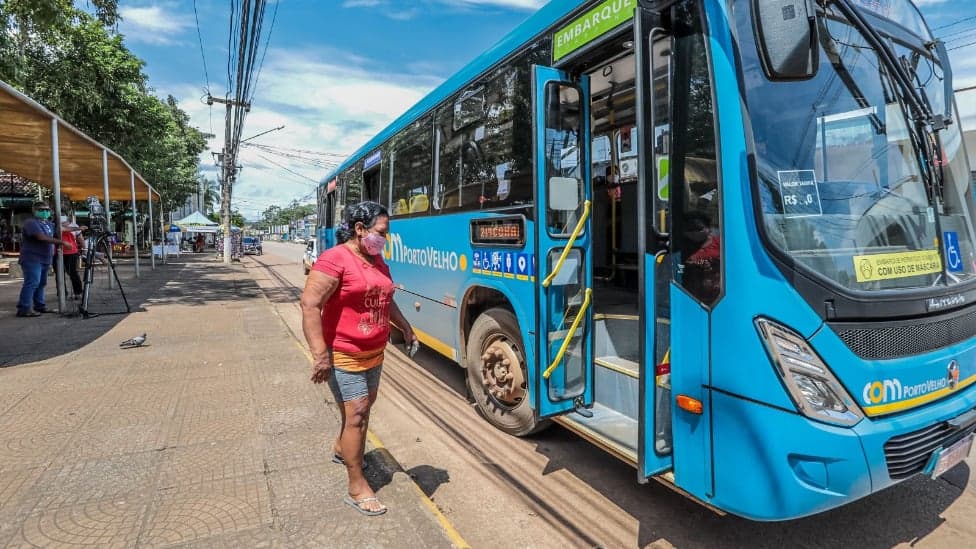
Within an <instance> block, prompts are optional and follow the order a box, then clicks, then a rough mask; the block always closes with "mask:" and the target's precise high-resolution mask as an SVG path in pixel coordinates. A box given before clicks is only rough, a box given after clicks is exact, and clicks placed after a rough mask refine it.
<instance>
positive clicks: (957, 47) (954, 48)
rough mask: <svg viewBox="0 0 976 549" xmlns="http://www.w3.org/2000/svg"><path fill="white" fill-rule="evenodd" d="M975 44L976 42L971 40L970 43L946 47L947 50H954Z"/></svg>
mask: <svg viewBox="0 0 976 549" xmlns="http://www.w3.org/2000/svg"><path fill="white" fill-rule="evenodd" d="M974 44H976V42H970V43H968V44H963V45H961V46H954V47H952V48H948V49H946V51H952V50H958V49H962V48H967V47H969V46H972V45H974Z"/></svg>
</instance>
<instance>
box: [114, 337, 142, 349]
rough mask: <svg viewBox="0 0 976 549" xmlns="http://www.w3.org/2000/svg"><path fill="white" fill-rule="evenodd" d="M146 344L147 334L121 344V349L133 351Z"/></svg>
mask: <svg viewBox="0 0 976 549" xmlns="http://www.w3.org/2000/svg"><path fill="white" fill-rule="evenodd" d="M145 342H146V334H142V335H141V336H136V337H134V338H132V339H127V340H125V341H123V342H122V343H119V347H122V348H123V349H131V348H133V347H139V346H141V345H142V344H143V343H145Z"/></svg>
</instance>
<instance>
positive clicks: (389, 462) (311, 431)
mask: <svg viewBox="0 0 976 549" xmlns="http://www.w3.org/2000/svg"><path fill="white" fill-rule="evenodd" d="M123 283H124V284H125V289H126V292H127V294H129V298H130V303H132V304H133V310H134V311H135V312H133V313H132V314H129V315H124V316H102V317H98V318H93V319H87V320H84V319H81V318H63V317H58V316H56V315H45V316H43V317H40V318H33V319H23V318H15V317H13V313H12V311H13V304H14V301H15V300H16V297H15V292H14V291H13V290H19V285H18V284H14V283H7V284H0V307H3V312H2V313H0V433H2V436H0V547H21V546H46V547H52V546H97V547H132V546H139V547H170V546H183V547H271V546H273V547H299V546H302V547H304V546H308V547H364V546H366V547H405V546H406V547H409V546H414V547H450V546H451V543H450V541H449V539H448V537H447V536H446V535H445V533H444V530H442V529H441V527H440V526H439V524H438V522H437V518H436V517H435V516H434V515H433V514H432V513H431V512H430V511H429V510H428V507H427V502H425V500H424V499H423V498H422V497H421V495H420V494H419V491H418V490H417V489H416V487H415V486H414V484H413V482H412V481H411V480H410V479H409V477H408V476H407V475H406V474H404V473H403V472H402V471H400V470H399V466H398V465H397V464H396V462H395V460H393V459H392V457H391V456H389V454H388V453H386V452H385V450H382V449H379V450H377V449H371V448H367V451H368V454H367V461H368V462H369V463H370V465H371V467H370V474H369V478H370V481H371V484H372V485H373V486H374V488H376V489H377V490H378V494H379V496H380V498H381V499H382V500H383V501H384V503H386V504H387V505H388V506H389V507H390V512H388V513H387V514H386V515H384V516H381V517H365V516H362V515H360V514H359V513H357V512H356V511H355V510H354V509H352V508H351V507H349V506H347V505H344V504H343V503H342V500H341V498H342V496H343V494H345V489H346V476H345V469H344V468H342V467H341V466H338V465H335V464H333V463H331V461H330V460H329V458H330V454H331V452H330V449H331V443H332V440H333V439H334V437H335V435H336V432H337V430H338V425H339V419H338V411H337V410H336V408H335V404H333V403H332V402H330V400H331V395H329V394H328V391H327V390H326V388H325V387H322V386H314V385H312V384H311V383H310V382H309V381H308V377H309V367H308V362H307V359H306V357H305V354H304V352H303V350H302V348H301V346H300V345H299V344H298V342H297V341H296V340H295V339H294V337H292V335H291V334H290V333H289V332H288V331H287V329H286V328H285V327H284V325H283V324H282V322H281V321H280V319H279V318H277V317H276V316H275V314H274V311H273V310H272V308H271V306H270V304H269V302H268V301H267V299H266V298H265V296H264V294H263V293H262V292H261V290H260V288H259V287H258V286H257V284H256V283H255V282H254V281H253V280H252V279H251V278H250V277H249V275H248V274H247V273H246V271H245V270H244V269H243V268H242V267H240V266H239V265H234V266H230V267H227V266H224V265H222V264H219V263H216V262H214V261H213V254H205V255H200V256H192V255H191V256H183V257H182V258H179V259H176V258H173V259H171V262H170V264H168V265H165V266H159V267H158V268H157V269H156V270H155V271H150V270H149V269H148V268H144V270H143V278H142V279H140V280H139V281H134V280H131V279H129V278H128V277H125V279H124V280H123ZM103 292H104V290H103ZM102 295H104V296H105V301H104V302H103V303H102V305H104V306H105V307H106V308H107V307H109V306H114V305H113V303H114V301H113V298H111V294H108V293H107V292H104V293H103V294H102ZM11 297H13V300H11V299H10V298H11ZM54 302H55V303H56V300H55V301H54ZM143 332H146V333H148V345H147V346H145V347H142V348H137V349H131V350H121V349H119V347H118V343H119V342H121V341H122V340H124V339H126V338H129V337H132V336H135V335H138V334H141V333H143ZM12 349H13V350H12Z"/></svg>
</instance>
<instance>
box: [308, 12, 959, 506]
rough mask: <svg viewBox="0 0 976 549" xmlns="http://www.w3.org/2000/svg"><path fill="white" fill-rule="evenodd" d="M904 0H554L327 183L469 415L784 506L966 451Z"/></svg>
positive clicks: (947, 167)
mask: <svg viewBox="0 0 976 549" xmlns="http://www.w3.org/2000/svg"><path fill="white" fill-rule="evenodd" d="M969 173H970V171H969V165H968V160H967V158H966V157H965V149H964V147H963V144H962V137H961V131H960V128H959V124H958V116H957V112H956V109H955V107H954V104H953V95H952V71H951V69H950V66H949V63H948V58H947V56H946V53H945V47H944V45H943V44H942V43H941V42H940V41H938V40H935V39H934V38H933V35H932V33H931V30H930V29H929V28H928V26H927V25H926V23H925V21H924V20H923V18H922V16H921V14H920V13H919V11H918V9H917V8H916V6H915V5H914V4H912V3H911V2H910V1H909V0H677V1H675V0H668V1H664V0H658V1H644V0H640V1H638V0H602V1H580V0H554V1H552V2H550V3H549V4H548V5H546V6H544V7H543V8H541V9H539V10H538V12H536V13H535V14H534V15H532V16H531V17H529V18H528V19H527V20H526V21H525V22H524V23H523V24H521V25H520V26H519V27H518V28H516V29H515V30H514V31H513V32H512V33H510V34H509V35H507V36H505V37H504V38H503V39H502V40H501V41H500V42H498V43H497V44H496V45H495V46H494V47H492V48H491V49H489V50H488V51H487V52H485V53H484V54H483V55H481V56H480V57H478V58H477V59H475V60H474V61H473V62H472V63H470V64H469V65H467V66H465V67H464V68H463V69H461V70H460V72H458V73H457V74H456V75H454V76H453V77H451V78H450V79H449V80H447V81H446V82H445V83H444V84H443V85H441V86H440V87H438V88H436V89H435V90H434V91H433V92H431V93H430V94H429V95H428V96H427V97H426V98H424V99H423V100H422V101H420V102H419V103H418V104H417V105H416V106H414V107H413V108H411V109H410V110H409V111H407V112H406V113H404V114H403V115H402V116H401V117H399V118H398V119H397V120H396V121H394V122H393V123H392V124H391V125H390V126H389V127H387V128H386V129H385V130H383V131H382V132H381V133H380V134H379V135H377V136H376V137H375V138H373V139H372V140H370V141H369V142H368V143H366V144H365V145H364V146H363V147H362V148H361V149H360V150H359V151H357V152H356V153H355V154H353V155H352V156H351V157H350V158H349V159H348V160H346V161H345V162H344V163H342V164H341V165H340V166H339V167H338V168H337V169H336V170H335V171H334V172H333V173H331V174H329V175H328V176H326V177H325V178H324V179H323V182H322V184H321V186H320V188H319V217H318V219H319V227H318V233H317V236H318V238H319V239H320V241H319V242H320V245H321V246H322V248H321V249H325V248H326V247H328V246H331V245H333V243H334V236H333V228H332V227H333V224H334V223H335V221H336V219H337V216H338V215H339V213H341V209H342V207H343V206H344V205H345V204H348V203H352V202H357V201H360V200H363V199H370V200H375V201H379V202H381V203H383V204H384V205H386V206H387V207H388V208H389V211H390V213H391V217H392V220H391V234H390V237H389V243H388V246H387V248H386V249H385V252H384V253H385V257H386V261H387V262H388V263H389V264H390V266H391V269H392V272H393V275H394V279H395V282H396V283H397V286H398V291H397V293H396V299H397V301H398V303H399V306H400V309H401V310H402V311H403V312H404V313H405V315H406V316H407V317H408V318H409V320H410V322H411V323H412V324H413V327H414V329H415V330H416V332H417V334H418V336H419V337H420V340H421V341H422V342H423V343H424V344H425V345H427V346H428V347H430V348H431V349H433V350H434V351H436V352H438V353H440V354H443V355H444V356H446V357H449V358H450V359H452V360H454V361H456V362H457V363H458V364H459V365H460V366H461V367H463V368H465V370H466V375H467V385H468V388H469V389H470V393H471V397H472V398H473V400H474V402H475V403H476V405H477V408H478V409H479V411H480V412H481V414H482V415H483V416H484V417H485V419H486V420H487V421H488V422H490V423H491V424H492V425H494V426H495V427H497V428H499V429H502V430H504V431H506V432H509V433H511V434H513V435H517V436H524V435H529V434H531V433H533V432H536V431H538V430H539V429H541V428H543V427H545V426H546V425H548V424H550V423H552V422H558V423H560V424H562V425H564V426H566V427H567V428H569V429H571V430H573V431H575V432H577V433H579V434H580V435H581V436H582V437H584V438H585V439H587V440H589V441H591V442H593V443H594V444H597V445H599V446H600V447H602V448H604V449H606V450H607V451H608V452H609V453H610V454H612V455H613V456H616V457H617V458H619V459H621V460H624V461H626V462H628V463H630V464H632V465H633V466H634V467H635V468H636V471H637V480H638V481H639V482H645V481H647V480H648V479H656V480H658V481H661V482H663V483H666V484H668V485H669V486H672V487H674V488H675V489H676V490H679V491H680V492H682V493H684V494H686V495H688V496H690V497H692V498H694V499H696V500H698V501H700V502H702V503H704V504H706V505H708V506H710V507H712V508H714V509H717V510H720V511H723V512H730V513H734V514H736V515H740V516H743V517H747V518H750V519H753V520H783V519H790V518H795V517H801V516H805V515H809V514H813V513H817V512H821V511H824V510H826V509H831V508H834V507H837V506H840V505H843V504H845V503H848V502H851V501H853V500H856V499H858V498H861V497H864V496H868V495H869V494H872V493H874V492H877V491H879V490H883V489H885V488H887V487H890V486H893V485H895V484H897V483H899V482H902V481H904V480H905V479H908V478H909V477H913V476H915V475H928V476H931V477H933V478H934V477H937V476H939V475H941V474H942V473H944V472H945V471H946V470H948V469H949V468H951V467H953V466H955V465H957V464H958V463H960V462H961V461H962V460H964V459H965V458H966V456H967V455H968V454H969V452H970V449H971V447H972V445H973V437H974V429H976V338H974V336H976V246H974V225H973V219H974V203H973V189H972V188H971V182H970V178H969Z"/></svg>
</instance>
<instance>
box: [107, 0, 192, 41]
mask: <svg viewBox="0 0 976 549" xmlns="http://www.w3.org/2000/svg"><path fill="white" fill-rule="evenodd" d="M119 14H120V15H121V16H122V22H121V23H120V25H119V27H120V30H121V31H122V33H123V34H125V36H126V38H127V39H129V40H132V41H138V42H148V43H151V44H174V43H176V42H175V41H174V40H173V36H174V35H176V34H180V33H181V32H183V31H184V30H186V29H188V28H190V27H192V26H193V25H194V21H193V18H192V17H191V16H189V15H184V14H179V13H175V12H172V11H167V10H166V9H164V8H163V7H162V6H160V5H152V6H142V7H134V6H122V7H120V8H119Z"/></svg>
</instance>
